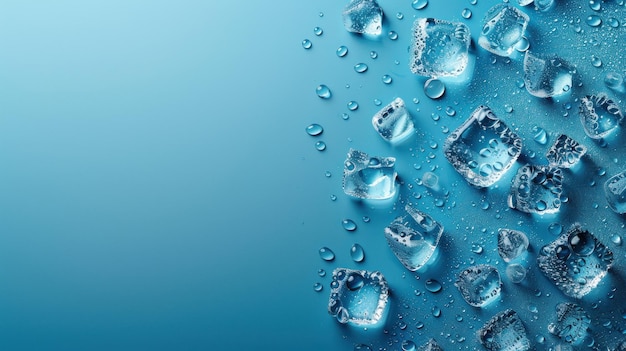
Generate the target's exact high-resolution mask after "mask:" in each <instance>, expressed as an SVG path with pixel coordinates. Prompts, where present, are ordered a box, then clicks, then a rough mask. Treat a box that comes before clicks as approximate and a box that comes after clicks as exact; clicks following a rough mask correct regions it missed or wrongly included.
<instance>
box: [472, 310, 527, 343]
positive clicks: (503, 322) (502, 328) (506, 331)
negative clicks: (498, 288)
mask: <svg viewBox="0 0 626 351" xmlns="http://www.w3.org/2000/svg"><path fill="white" fill-rule="evenodd" d="M477 335H478V340H479V341H480V343H481V344H483V346H485V348H487V349H488V350H489V351H527V350H530V340H529V339H528V335H527V333H526V327H524V323H522V320H521V319H520V318H519V317H518V316H517V313H516V312H515V311H513V310H510V309H509V310H505V311H502V312H500V313H498V314H496V315H495V316H493V318H491V319H490V320H489V321H488V322H487V323H485V325H484V326H483V327H482V328H480V330H479V331H478V333H477Z"/></svg>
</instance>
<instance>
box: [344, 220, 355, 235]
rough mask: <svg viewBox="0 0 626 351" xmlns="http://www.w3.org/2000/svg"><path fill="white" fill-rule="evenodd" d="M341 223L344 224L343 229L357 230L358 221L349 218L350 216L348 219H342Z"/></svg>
mask: <svg viewBox="0 0 626 351" xmlns="http://www.w3.org/2000/svg"><path fill="white" fill-rule="evenodd" d="M341 225H342V226H343V229H345V230H347V231H349V232H353V231H355V230H356V223H355V222H354V221H353V220H351V219H349V218H346V219H344V220H342V221H341Z"/></svg>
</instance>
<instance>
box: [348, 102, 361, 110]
mask: <svg viewBox="0 0 626 351" xmlns="http://www.w3.org/2000/svg"><path fill="white" fill-rule="evenodd" d="M358 108H359V103H358V102H356V101H350V102H348V110H350V111H354V110H356V109H358Z"/></svg>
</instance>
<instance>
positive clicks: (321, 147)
mask: <svg viewBox="0 0 626 351" xmlns="http://www.w3.org/2000/svg"><path fill="white" fill-rule="evenodd" d="M315 148H316V149H317V151H324V150H326V143H325V142H323V141H321V140H320V141H318V142H316V143H315Z"/></svg>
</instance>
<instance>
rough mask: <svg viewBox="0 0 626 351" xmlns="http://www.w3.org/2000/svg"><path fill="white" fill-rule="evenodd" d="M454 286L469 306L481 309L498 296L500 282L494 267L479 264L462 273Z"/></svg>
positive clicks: (498, 274)
mask: <svg viewBox="0 0 626 351" xmlns="http://www.w3.org/2000/svg"><path fill="white" fill-rule="evenodd" d="M454 285H455V286H456V287H457V288H458V289H459V291H460V292H461V296H463V299H465V301H466V302H467V303H468V304H470V306H474V307H483V306H485V305H488V304H489V303H491V302H493V301H494V300H496V299H497V298H498V296H500V290H501V285H502V281H501V280H500V273H498V270H497V269H496V267H493V266H490V265H486V264H479V265H477V266H472V267H469V268H467V269H465V270H464V271H462V272H461V273H460V274H459V276H458V278H457V280H456V282H454Z"/></svg>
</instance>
